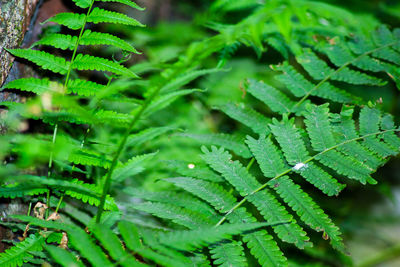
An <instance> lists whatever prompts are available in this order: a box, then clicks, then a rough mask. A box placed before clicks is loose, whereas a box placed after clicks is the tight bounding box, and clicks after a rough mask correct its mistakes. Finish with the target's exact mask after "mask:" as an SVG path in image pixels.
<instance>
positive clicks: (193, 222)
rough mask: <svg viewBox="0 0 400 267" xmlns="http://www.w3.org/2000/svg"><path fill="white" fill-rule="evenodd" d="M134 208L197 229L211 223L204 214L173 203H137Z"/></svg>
mask: <svg viewBox="0 0 400 267" xmlns="http://www.w3.org/2000/svg"><path fill="white" fill-rule="evenodd" d="M133 208H134V209H137V210H141V211H144V212H147V213H150V214H153V215H155V216H157V217H160V218H163V219H169V220H172V221H173V222H174V223H177V224H179V225H183V226H185V227H187V228H189V229H197V228H199V227H201V226H205V225H208V223H209V220H208V219H207V218H206V217H205V216H204V215H201V214H200V213H197V212H194V211H191V210H188V209H184V208H180V207H177V206H175V205H172V204H165V203H153V202H147V203H140V204H137V205H135V206H134V207H133Z"/></svg>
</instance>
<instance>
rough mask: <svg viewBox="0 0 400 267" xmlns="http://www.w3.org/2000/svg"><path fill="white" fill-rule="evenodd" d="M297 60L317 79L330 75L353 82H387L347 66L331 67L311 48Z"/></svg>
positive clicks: (379, 83)
mask: <svg viewBox="0 0 400 267" xmlns="http://www.w3.org/2000/svg"><path fill="white" fill-rule="evenodd" d="M297 61H298V62H299V63H300V64H301V65H302V66H303V67H304V69H306V70H307V72H308V73H309V74H310V75H311V76H312V77H313V78H314V79H316V80H324V79H326V78H327V77H330V79H332V80H336V81H342V82H347V83H351V84H364V85H383V84H385V82H383V81H382V80H380V79H378V78H375V77H373V76H369V75H367V74H365V73H361V72H359V71H356V70H352V69H349V68H347V67H344V68H341V69H340V71H336V70H334V69H332V68H331V67H329V66H328V65H327V64H326V63H325V62H324V61H323V60H321V59H320V58H318V56H317V55H316V54H314V53H313V52H312V51H311V50H310V49H306V50H304V53H303V54H302V55H299V56H298V57H297Z"/></svg>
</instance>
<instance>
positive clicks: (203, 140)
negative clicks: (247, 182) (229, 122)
mask: <svg viewBox="0 0 400 267" xmlns="http://www.w3.org/2000/svg"><path fill="white" fill-rule="evenodd" d="M178 136H183V137H188V138H191V139H194V140H196V141H197V142H199V143H200V144H204V145H218V146H221V147H224V148H226V149H229V150H232V151H233V152H234V153H235V154H236V155H238V156H241V157H243V158H250V157H251V153H250V151H249V149H248V148H247V147H246V145H245V144H244V143H243V141H242V140H241V138H240V137H238V136H233V135H228V134H191V133H182V134H178Z"/></svg>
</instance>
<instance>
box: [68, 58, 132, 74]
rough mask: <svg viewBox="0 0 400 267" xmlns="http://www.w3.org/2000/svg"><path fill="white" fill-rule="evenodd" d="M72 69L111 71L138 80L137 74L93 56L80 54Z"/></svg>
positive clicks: (117, 64)
mask: <svg viewBox="0 0 400 267" xmlns="http://www.w3.org/2000/svg"><path fill="white" fill-rule="evenodd" d="M72 67H73V68H74V69H77V70H97V71H109V72H112V73H115V74H117V75H124V76H128V77H132V78H138V76H137V75H136V74H135V73H133V72H132V71H130V70H129V69H127V68H126V67H124V66H122V65H121V64H119V63H116V62H113V61H110V60H108V59H105V58H100V57H94V56H91V55H82V54H78V55H77V56H76V58H75V61H74V63H73V64H72Z"/></svg>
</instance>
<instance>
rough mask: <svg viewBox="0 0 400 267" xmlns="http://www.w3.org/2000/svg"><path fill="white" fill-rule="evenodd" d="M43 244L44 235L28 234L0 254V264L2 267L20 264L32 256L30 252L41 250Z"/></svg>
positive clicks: (12, 266) (13, 266)
mask: <svg viewBox="0 0 400 267" xmlns="http://www.w3.org/2000/svg"><path fill="white" fill-rule="evenodd" d="M43 244H44V237H43V236H41V235H38V236H36V235H30V236H29V237H27V238H26V239H25V240H24V241H21V242H19V243H17V244H16V245H15V246H13V247H11V248H9V249H7V250H6V251H4V252H3V253H1V254H0V265H1V266H4V267H15V266H22V265H23V264H24V262H28V261H29V260H30V259H31V258H33V256H32V254H30V252H35V251H41V250H42V246H43Z"/></svg>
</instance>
